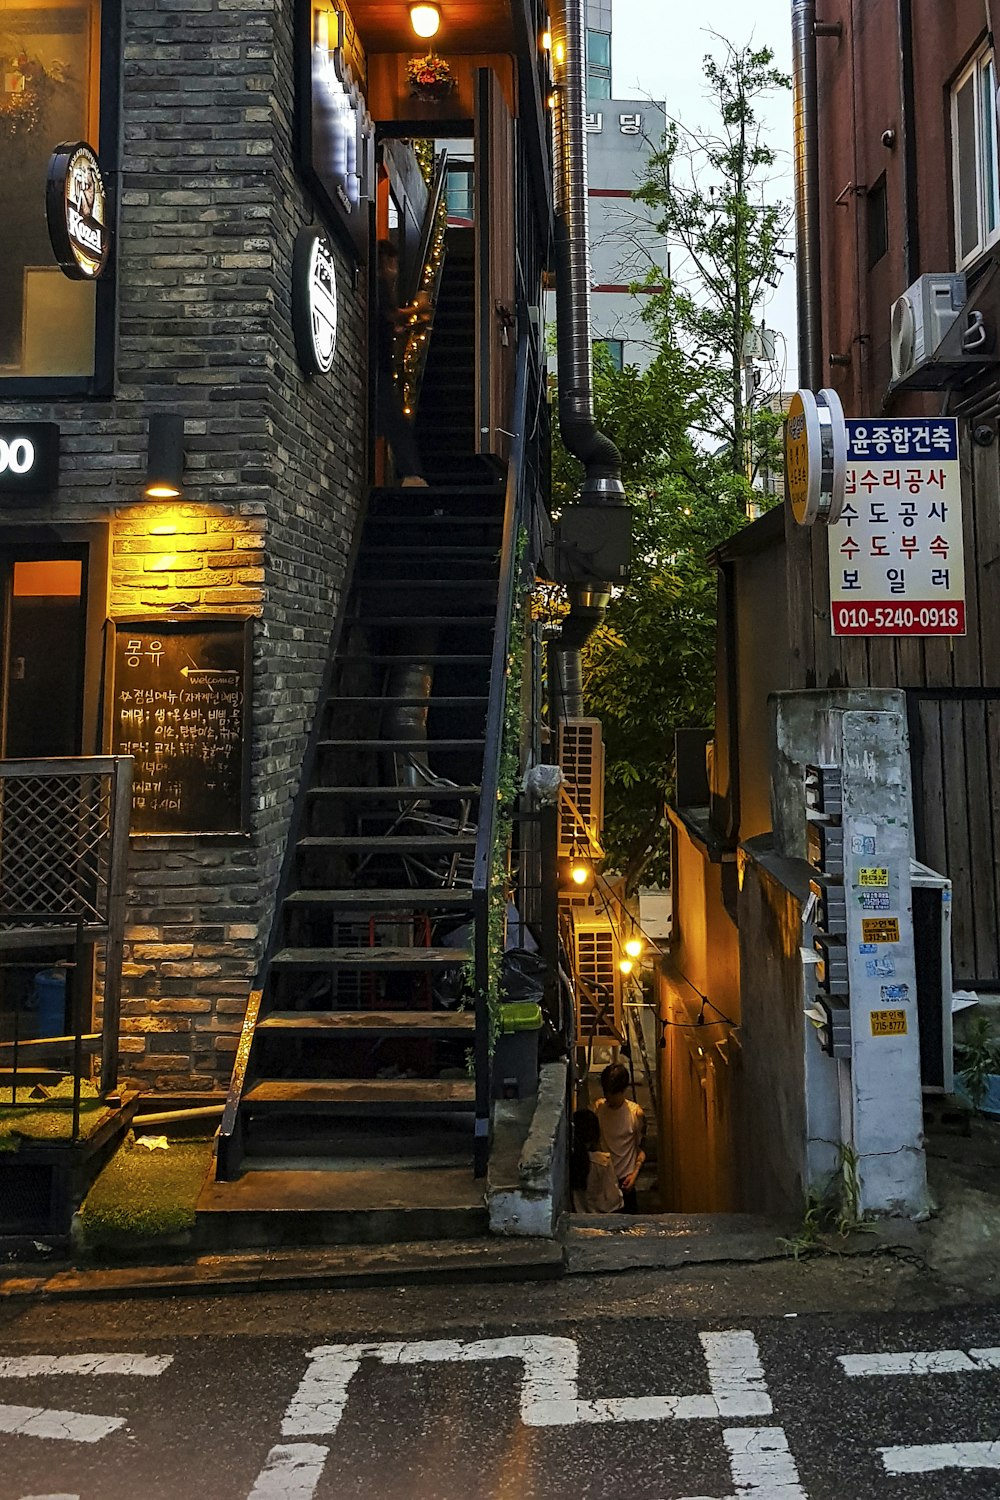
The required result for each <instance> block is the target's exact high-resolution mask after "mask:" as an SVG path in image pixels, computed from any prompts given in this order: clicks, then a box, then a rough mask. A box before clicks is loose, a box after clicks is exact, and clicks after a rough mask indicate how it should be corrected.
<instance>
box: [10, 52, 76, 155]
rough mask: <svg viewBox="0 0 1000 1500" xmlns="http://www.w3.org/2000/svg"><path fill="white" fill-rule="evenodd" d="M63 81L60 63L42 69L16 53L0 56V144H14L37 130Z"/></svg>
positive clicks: (64, 74) (41, 66)
mask: <svg viewBox="0 0 1000 1500" xmlns="http://www.w3.org/2000/svg"><path fill="white" fill-rule="evenodd" d="M65 79H66V67H65V64H63V63H58V62H57V63H51V64H50V65H49V67H48V68H45V67H44V66H43V64H42V63H40V62H39V61H38V60H37V59H36V58H29V57H28V56H27V54H26V53H25V52H23V51H20V50H19V51H18V52H17V53H16V54H15V55H14V56H9V55H8V56H3V55H0V141H4V142H18V141H21V140H23V139H24V138H25V137H26V136H29V135H34V134H35V132H36V131H38V130H39V129H41V128H42V126H43V125H44V121H45V114H46V109H47V106H48V103H49V100H50V98H51V96H52V93H53V91H54V89H55V88H56V87H57V86H58V85H59V84H61V83H63V82H65Z"/></svg>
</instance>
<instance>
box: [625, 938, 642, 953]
mask: <svg viewBox="0 0 1000 1500" xmlns="http://www.w3.org/2000/svg"><path fill="white" fill-rule="evenodd" d="M625 952H626V953H627V954H628V956H629V958H638V957H639V955H640V954H641V953H642V938H641V937H630V938H627V939H626V940H625Z"/></svg>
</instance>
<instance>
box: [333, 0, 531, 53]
mask: <svg viewBox="0 0 1000 1500" xmlns="http://www.w3.org/2000/svg"><path fill="white" fill-rule="evenodd" d="M349 3H350V11H351V15H352V16H353V17H354V24H355V25H356V26H357V28H358V32H359V34H360V36H361V40H362V43H363V44H364V48H365V51H366V52H368V53H372V52H410V53H418V52H421V51H423V50H424V48H426V47H427V46H431V47H433V49H434V51H435V52H439V53H440V54H441V56H442V57H447V56H448V53H449V52H511V51H513V47H514V34H513V29H512V27H511V18H510V0H437V3H438V4H439V5H440V9H441V29H440V30H439V31H438V34H437V36H436V37H434V38H433V39H432V41H431V42H430V43H428V42H426V41H424V40H423V39H422V38H420V37H418V36H416V35H415V34H414V31H413V27H412V26H411V25H410V6H409V3H408V0H349Z"/></svg>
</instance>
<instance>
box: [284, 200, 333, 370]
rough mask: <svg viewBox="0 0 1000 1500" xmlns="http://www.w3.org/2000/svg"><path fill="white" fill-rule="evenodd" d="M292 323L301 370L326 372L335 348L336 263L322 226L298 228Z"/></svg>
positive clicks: (293, 269) (294, 265)
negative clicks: (318, 227) (319, 227)
mask: <svg viewBox="0 0 1000 1500" xmlns="http://www.w3.org/2000/svg"><path fill="white" fill-rule="evenodd" d="M292 325H293V329H294V332H295V347H296V350H297V352H298V356H299V364H300V365H301V366H302V368H303V370H305V372H306V374H307V375H326V374H328V373H329V371H330V370H331V369H332V368H333V355H334V350H335V349H336V347H337V266H336V262H335V261H334V258H333V246H332V245H331V244H330V241H329V240H328V239H327V237H326V235H325V234H324V233H323V231H322V230H321V229H316V228H310V229H301V230H300V231H299V233H298V236H297V238H296V241H295V255H294V258H293V261H292Z"/></svg>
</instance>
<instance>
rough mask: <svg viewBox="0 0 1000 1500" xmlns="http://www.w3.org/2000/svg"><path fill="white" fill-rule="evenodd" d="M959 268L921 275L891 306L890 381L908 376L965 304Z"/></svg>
mask: <svg viewBox="0 0 1000 1500" xmlns="http://www.w3.org/2000/svg"><path fill="white" fill-rule="evenodd" d="M965 298H966V284H965V277H964V275H963V274H962V273H961V272H960V271H941V272H932V273H931V274H930V275H927V276H921V277H920V278H919V280H917V281H915V282H914V283H913V285H912V286H911V287H910V288H909V289H908V290H907V291H905V292H904V293H903V295H902V296H901V297H897V299H896V301H895V302H894V303H893V306H892V322H891V328H890V335H889V337H890V347H891V351H892V378H893V382H894V383H895V382H898V381H901V380H907V379H908V378H909V377H910V376H911V375H914V374H916V372H917V371H918V370H919V369H920V368H921V367H922V366H923V365H925V364H926V363H927V362H928V361H929V360H930V359H931V358H932V357H933V355H934V353H935V351H936V350H937V349H938V348H939V347H940V345H941V341H942V340H943V338H944V336H945V334H946V333H947V332H948V330H949V329H950V328H951V327H952V325H953V323H954V322H955V320H956V318H957V317H958V315H959V313H960V312H961V310H962V307H963V306H964V304H965Z"/></svg>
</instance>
